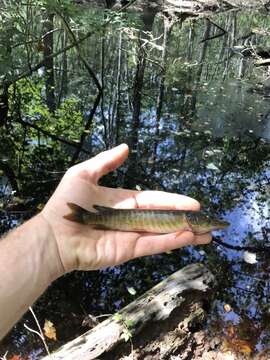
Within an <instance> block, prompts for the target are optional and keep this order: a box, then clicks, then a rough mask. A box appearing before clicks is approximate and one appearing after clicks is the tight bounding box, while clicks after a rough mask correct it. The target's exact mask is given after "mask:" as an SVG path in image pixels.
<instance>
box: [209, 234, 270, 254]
mask: <svg viewBox="0 0 270 360" xmlns="http://www.w3.org/2000/svg"><path fill="white" fill-rule="evenodd" d="M213 242H215V243H217V244H219V245H221V246H223V247H225V248H227V249H232V250H236V251H243V250H245V251H251V252H254V253H258V252H266V251H267V252H270V246H239V245H231V244H228V243H226V242H224V241H222V240H220V239H219V238H217V237H213Z"/></svg>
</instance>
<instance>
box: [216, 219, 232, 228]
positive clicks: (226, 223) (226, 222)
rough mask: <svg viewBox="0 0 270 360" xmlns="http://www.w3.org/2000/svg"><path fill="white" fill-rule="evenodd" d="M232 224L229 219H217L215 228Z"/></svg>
mask: <svg viewBox="0 0 270 360" xmlns="http://www.w3.org/2000/svg"><path fill="white" fill-rule="evenodd" d="M230 225H231V224H230V223H229V222H228V221H220V220H219V221H217V222H216V224H215V225H214V227H215V229H226V228H227V227H228V226H230Z"/></svg>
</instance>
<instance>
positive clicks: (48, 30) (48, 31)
mask: <svg viewBox="0 0 270 360" xmlns="http://www.w3.org/2000/svg"><path fill="white" fill-rule="evenodd" d="M53 20H54V14H50V13H46V14H45V19H44V25H43V26H44V33H45V35H44V38H43V42H44V50H43V54H44V67H45V77H46V81H45V86H46V102H47V106H48V109H49V111H50V112H54V110H55V93H54V88H55V81H54V59H53V57H52V56H51V55H52V54H53Z"/></svg>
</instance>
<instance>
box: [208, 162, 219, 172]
mask: <svg viewBox="0 0 270 360" xmlns="http://www.w3.org/2000/svg"><path fill="white" fill-rule="evenodd" d="M206 168H207V169H208V170H213V171H219V168H218V167H217V166H216V165H215V164H214V163H210V164H207V165H206Z"/></svg>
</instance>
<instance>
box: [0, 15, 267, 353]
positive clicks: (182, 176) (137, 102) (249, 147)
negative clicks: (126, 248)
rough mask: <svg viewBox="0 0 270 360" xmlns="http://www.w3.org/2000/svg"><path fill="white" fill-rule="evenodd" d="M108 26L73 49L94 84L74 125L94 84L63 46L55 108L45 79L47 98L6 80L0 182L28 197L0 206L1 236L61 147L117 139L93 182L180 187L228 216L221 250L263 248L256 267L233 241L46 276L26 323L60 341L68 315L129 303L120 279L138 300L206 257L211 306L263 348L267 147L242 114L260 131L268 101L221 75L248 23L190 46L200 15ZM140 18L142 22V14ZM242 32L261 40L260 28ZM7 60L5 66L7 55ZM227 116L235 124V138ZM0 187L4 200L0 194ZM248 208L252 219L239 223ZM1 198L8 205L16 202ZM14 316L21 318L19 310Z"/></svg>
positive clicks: (70, 325)
mask: <svg viewBox="0 0 270 360" xmlns="http://www.w3.org/2000/svg"><path fill="white" fill-rule="evenodd" d="M96 16H98V15H96ZM99 16H100V15H99ZM98 19H100V17H98ZM256 19H257V20H256V21H257V22H261V23H262V25H263V24H264V21H265V20H264V19H263V18H262V17H261V16H259V15H257V16H256ZM54 20H55V19H54ZM55 21H56V20H55ZM121 21H124V24H122V23H120V24H117V23H116V25H115V26H113V25H112V26H111V27H107V28H106V30H104V34H103V36H104V37H103V39H102V42H100V44H101V45H100V47H101V48H102V49H100V48H99V35H97V36H93V37H92V38H89V39H88V40H87V43H86V45H81V46H82V47H83V52H84V54H85V55H84V57H85V58H86V59H87V60H88V62H89V64H91V67H92V69H93V71H94V72H95V73H96V74H98V75H99V76H98V79H102V80H101V83H102V87H103V89H102V90H103V95H102V100H101V101H100V104H99V106H98V107H97V111H96V113H95V117H94V118H91V119H90V120H91V121H92V123H91V126H89V127H88V128H87V129H85V128H84V125H85V121H88V120H89V113H90V112H91V109H92V105H93V103H94V102H95V98H94V94H95V93H96V88H95V86H94V85H93V81H91V83H90V85H89V72H87V71H86V69H85V68H84V67H83V66H82V64H81V62H80V61H79V60H78V56H77V55H76V54H75V53H74V52H71V53H70V52H64V54H65V57H64V59H65V63H64V65H65V69H64V71H63V72H61V71H58V72H57V71H56V72H55V74H54V75H55V77H54V78H53V80H54V82H55V86H56V90H55V92H56V93H57V95H58V97H59V104H61V105H62V108H60V105H59V106H58V105H57V106H58V108H57V109H54V107H55V104H54V102H55V99H53V95H55V94H52V91H51V90H52V89H51V88H50V89H47V95H46V91H45V94H43V95H40V93H41V94H42V90H44V86H45V85H46V84H44V83H43V84H42V83H41V79H40V78H39V77H38V76H37V77H35V75H32V77H31V79H30V78H29V79H28V81H25V82H21V83H20V82H18V83H16V86H15V87H14V88H12V86H14V85H12V84H11V85H10V87H11V88H12V89H13V91H12V92H11V93H10V95H9V97H10V106H11V111H12V113H11V114H12V117H11V118H10V119H9V123H8V124H7V127H3V132H2V133H1V135H0V136H1V142H0V149H1V154H2V156H3V157H6V159H7V160H8V165H9V168H10V169H11V171H12V173H11V174H12V175H10V176H11V177H10V176H8V173H7V171H6V170H5V169H4V165H3V164H6V163H5V161H6V160H5V159H1V161H0V165H1V164H2V167H1V170H3V171H4V172H5V173H6V176H8V177H10V181H9V183H10V185H11V187H12V188H13V189H16V186H17V187H18V190H19V192H18V194H17V195H18V196H19V197H20V198H22V199H24V198H25V197H30V196H31V198H32V199H33V201H32V202H31V206H30V205H29V209H24V211H23V213H19V215H18V213H12V212H11V211H10V212H3V217H2V218H1V221H3V223H4V224H5V227H1V231H4V230H7V228H8V227H11V226H12V221H14V220H16V219H17V220H18V219H19V220H20V215H22V217H25V218H26V217H27V216H30V215H31V214H32V213H33V212H34V211H35V210H36V209H37V208H40V206H42V204H43V203H44V202H45V199H46V197H47V196H48V195H49V194H50V192H51V191H52V190H53V189H54V187H55V184H56V183H57V181H58V180H59V179H60V178H61V176H62V173H63V171H64V169H65V168H66V167H67V165H68V164H69V163H70V161H71V160H72V157H74V153H76V154H77V155H79V154H80V155H81V158H82V159H83V158H84V157H88V156H89V154H88V153H91V152H92V151H94V152H97V151H99V150H100V149H102V148H103V146H104V144H105V145H108V144H110V145H114V143H115V142H121V141H125V142H128V143H130V145H131V156H130V159H129V160H128V162H127V164H126V165H125V167H123V168H122V169H121V170H120V171H119V172H117V174H116V175H113V176H110V177H106V178H105V179H103V184H105V185H109V186H123V184H124V185H125V186H126V187H131V188H134V187H135V186H139V187H140V188H142V189H148V188H156V189H162V190H166V191H174V192H179V193H184V194H187V195H190V196H193V197H195V198H197V199H198V200H200V201H201V203H202V204H203V207H204V208H205V209H206V210H210V211H211V212H213V213H214V214H215V215H217V216H221V217H222V216H225V217H229V218H230V214H232V218H230V220H231V222H232V230H230V233H226V232H225V233H223V234H222V236H221V237H220V238H219V239H220V240H221V241H223V242H224V243H228V244H230V245H232V246H233V247H235V246H242V247H248V246H249V247H251V246H252V247H253V248H258V247H260V248H262V247H264V248H265V249H266V250H265V254H264V252H263V251H260V252H258V258H257V260H258V262H257V263H256V264H253V265H252V264H247V263H245V262H244V261H243V251H244V250H237V249H236V250H233V249H230V248H226V247H223V246H222V245H220V244H218V243H213V244H211V245H208V246H205V247H203V248H196V249H181V250H175V251H173V252H171V253H170V254H162V255H157V256H153V257H147V258H143V259H136V260H134V261H131V262H129V263H128V264H124V265H122V266H119V267H117V268H114V269H107V270H104V271H100V272H91V273H86V272H83V273H79V272H74V273H72V274H69V275H66V276H65V277H63V278H62V279H60V280H58V281H57V282H56V283H55V284H53V285H52V286H51V288H50V289H48V291H47V292H46V294H44V296H43V297H42V298H41V299H40V300H39V301H38V302H37V304H36V305H35V311H36V313H37V315H38V318H39V320H40V321H41V323H42V322H43V321H44V319H45V318H47V317H49V318H50V319H51V320H52V321H53V322H54V323H55V324H57V326H58V331H59V333H60V334H61V336H62V338H61V341H62V342H65V341H66V340H67V339H69V338H70V337H74V336H76V335H77V334H78V333H81V332H83V331H84V330H85V329H83V328H82V326H81V323H82V320H83V318H84V316H85V315H86V314H87V313H88V312H89V313H92V314H94V315H98V314H101V313H112V312H114V311H115V310H117V309H118V308H120V307H123V306H124V305H125V304H127V303H128V302H130V301H131V300H133V297H132V295H131V294H129V293H128V292H127V288H128V287H135V288H136V291H137V294H136V296H137V295H140V294H141V293H143V292H144V291H145V290H147V289H148V288H149V287H151V286H152V285H153V284H154V283H157V282H158V281H159V280H160V279H162V278H163V277H165V276H167V275H168V274H170V273H172V272H173V271H175V270H177V269H179V268H180V267H181V266H183V265H184V264H187V263H191V262H195V261H198V260H199V261H202V262H206V263H207V264H208V266H209V267H210V268H211V270H212V271H213V272H214V273H215V275H216V278H217V280H218V282H219V283H220V284H221V285H220V286H219V288H218V292H217V296H216V297H217V299H218V300H219V303H217V305H216V307H215V311H216V312H215V311H214V312H213V314H214V315H215V316H217V318H218V319H221V318H222V316H224V319H225V320H226V316H225V315H224V313H223V312H222V306H221V305H220V304H223V303H228V304H230V305H231V307H232V309H233V310H234V312H235V313H236V314H237V315H238V316H239V319H238V321H239V322H240V323H241V321H242V322H243V323H245V324H246V323H248V321H255V322H256V324H257V326H258V328H259V329H260V330H262V329H264V332H265V337H264V338H263V339H260V341H262V342H264V343H265V344H266V343H267V340H268V339H269V335H268V333H269V332H268V333H267V321H266V319H269V314H268V312H269V310H268V305H267V298H268V297H269V282H268V278H269V262H268V259H267V257H268V256H267V255H268V254H269V252H268V249H267V244H268V241H269V229H270V226H269V199H268V198H269V188H268V186H269V143H268V142H267V139H263V138H262V137H260V136H258V134H257V133H254V132H249V131H248V128H246V125H247V124H246V122H247V120H246V119H247V116H245V111H249V117H250V118H253V117H254V118H257V116H258V117H260V118H261V117H264V118H265V119H266V120H265V124H264V125H265V126H264V127H263V129H265V128H266V126H267V125H268V124H269V121H268V120H267V119H268V117H267V114H268V111H269V106H268V104H266V103H265V102H264V100H263V99H262V98H261V97H260V96H259V95H256V97H255V95H254V96H253V95H250V94H249V95H248V96H249V97H248V98H246V96H247V95H246V87H245V85H243V83H241V82H238V83H237V86H232V87H230V86H228V89H229V90H228V91H227V92H226V91H225V90H224V88H225V87H226V85H225V82H223V78H226V79H229V80H230V79H232V80H233V81H235V78H236V77H238V75H239V66H240V65H241V64H239V59H238V58H237V57H236V56H231V53H230V51H229V47H231V46H233V45H234V44H235V43H236V41H237V39H238V37H240V36H242V34H244V33H246V32H247V31H248V29H249V28H250V27H251V25H252V21H253V20H252V19H251V18H250V17H249V16H246V15H243V14H241V15H239V16H238V17H236V16H235V14H226V15H222V16H218V17H217V19H216V20H215V21H216V22H218V23H219V25H220V26H221V27H223V28H224V29H225V30H226V31H227V33H226V35H224V37H223V38H219V39H218V38H217V39H213V40H212V41H205V42H204V43H201V44H200V45H199V41H200V40H202V38H203V34H204V37H205V38H206V37H207V36H208V37H209V36H210V35H211V36H212V35H214V32H215V30H213V29H214V27H213V26H210V23H209V21H198V22H194V20H192V22H189V20H186V21H185V22H183V23H181V25H178V23H177V22H176V23H174V25H173V27H170V26H169V25H168V24H166V21H168V19H166V20H165V25H166V26H167V30H168V31H167V32H166V31H165V32H164V22H163V21H162V22H159V21H157V19H155V23H154V26H153V31H152V33H147V34H145V33H144V32H143V31H142V30H141V29H140V30H136V29H134V28H132V26H130V24H129V23H128V21H131V20H130V19H128V20H126V19H121ZM125 21H127V23H125ZM152 21H153V19H152ZM236 22H238V24H236ZM132 25H133V23H132ZM147 26H148V28H147V30H149V23H148V24H147ZM166 26H165V27H166ZM81 31H82V32H83V31H84V30H83V29H81ZM85 31H86V30H85ZM63 33H64V31H63V32H61V33H60V34H59V35H57V36H59V38H58V40H59V42H58V43H62V44H66V42H67V38H66V36H67V34H65V37H64V36H63ZM165 35H166V36H165ZM255 38H256V42H261V43H262V44H264V42H265V38H264V36H262V35H256V37H255ZM51 40H52V39H51V38H50V41H51ZM60 40H61V41H60ZM54 46H57V45H56V44H54ZM19 55H20V57H21V58H22V61H21V62H22V63H23V60H24V59H26V54H24V53H23V51H22V52H20V54H19ZM100 59H101V63H100V61H99V60H100ZM54 60H55V61H54V66H55V67H56V68H57V66H58V65H59V66H60V65H61V64H60V61H62V57H61V59H60V60H59V59H58V58H56V59H54ZM112 60H114V61H112ZM16 66H17V67H18V68H19V66H20V64H17V65H16ZM48 67H49V65H48ZM50 67H51V65H50ZM245 76H246V78H249V81H250V82H251V83H253V82H254V83H256V81H257V78H258V77H261V76H262V73H258V70H254V69H253V68H252V67H251V66H249V67H246V68H245ZM48 80H49V79H48ZM63 81H64V82H65V84H63ZM29 83H30V85H29ZM78 84H79V85H78ZM47 85H48V83H47ZM64 85H65V86H64ZM63 86H64V88H63ZM45 89H46V87H45ZM49 90H50V91H49ZM33 91H34V95H35V98H34V101H33ZM214 95H216V97H214ZM225 95H226V96H225ZM42 96H45V98H46V97H47V99H44V98H43V97H42ZM234 98H236V100H238V102H239V107H237V110H235V109H236V108H233V109H232V103H235V102H237V101H232V100H231V99H234ZM44 100H46V101H44ZM251 101H254V103H252V106H253V110H252V109H247V108H248V105H247V104H248V103H250V102H251ZM44 102H47V103H48V105H49V104H51V105H50V107H51V110H54V111H51V112H50V113H49V112H48V111H47V108H46V106H45V105H44ZM211 103H213V105H212V104H211ZM256 104H257V106H256ZM250 106H251V105H250ZM259 109H260V110H259ZM223 110H224V111H225V113H223ZM240 112H241V116H240ZM261 113H263V115H261ZM69 114H71V115H70V117H68V115H69ZM221 114H223V115H222V116H221ZM229 119H230V121H231V122H232V124H233V126H235V127H233V126H232V128H233V129H232V131H231V132H230V133H228V132H226V131H223V132H221V134H217V132H215V131H214V126H215V125H217V124H218V126H219V128H221V129H222V130H224V129H226V126H228V123H229ZM263 123H264V122H263ZM29 124H31V126H29ZM236 125H239V126H238V128H243V129H245V131H241V132H239V133H238V132H237V133H236V131H235V129H236V128H237V127H236ZM246 130H247V131H246ZM81 134H84V135H83V143H81V144H80V145H82V149H83V150H82V151H80V150H81V147H78V139H79V140H80V135H81ZM81 139H82V137H81ZM77 155H76V157H77ZM1 195H2V197H1V198H2V199H3V201H4V203H5V204H6V202H7V200H9V199H8V196H6V195H5V194H1ZM12 201H15V200H14V198H12V197H10V202H9V205H12ZM254 204H256V209H257V216H256V218H254V219H249V215H250V214H252V212H251V210H250V209H251V208H252V207H253V205H254ZM13 205H15V206H17V209H18V205H19V201H17V204H13ZM239 208H241V209H242V210H241V211H242V212H240V218H239V219H240V221H241V219H243V218H244V214H245V215H246V216H245V220H246V221H247V223H246V225H244V227H243V228H244V230H245V231H244V232H242V233H241V234H239V233H237V231H238V229H239V228H240V225H239V224H238V223H237V222H236V219H237V221H238V218H237V216H236V215H235V211H240V210H237V209H239ZM9 209H10V208H9ZM265 209H267V210H265ZM13 210H14V207H13ZM255 222H257V223H258V224H255ZM250 225H253V229H250ZM255 225H256V226H255ZM247 229H248V231H249V232H246V230H247ZM228 234H229V235H228ZM202 250H203V251H204V252H202ZM67 299H68V300H67ZM24 321H26V322H27V324H29V325H31V324H32V319H30V318H29V317H28V316H27V315H26V316H25V318H24ZM226 321H227V320H226ZM221 326H223V327H224V326H225V325H224V323H222V325H221ZM245 326H247V325H245ZM243 327H244V326H243ZM222 329H223V328H222ZM16 331H17V332H16ZM16 331H15V332H13V333H11V335H10V337H9V338H7V340H6V341H7V343H8V342H9V345H10V343H12V344H13V346H14V347H21V343H20V341H19V340H18V334H20V333H22V334H25V330H24V328H23V326H22V322H21V323H20V324H19V325H17V330H16ZM257 333H258V335H255V332H254V337H255V336H257V337H258V336H259V335H260V334H261V331H259V330H258V332H257ZM257 333H256V334H257ZM27 338H28V340H27V341H29V342H30V341H36V340H35V339H34V337H32V336H31V335H27ZM256 340H257V338H256ZM21 341H22V342H23V343H24V345H23V346H25V349H27V346H26V343H25V341H26V340H25V339H23V338H21ZM7 346H8V345H7ZM33 346H36V347H38V346H39V345H38V344H34V345H33V344H30V345H29V347H31V349H32V348H33ZM3 347H5V344H4V343H3ZM25 352H27V350H25Z"/></svg>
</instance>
